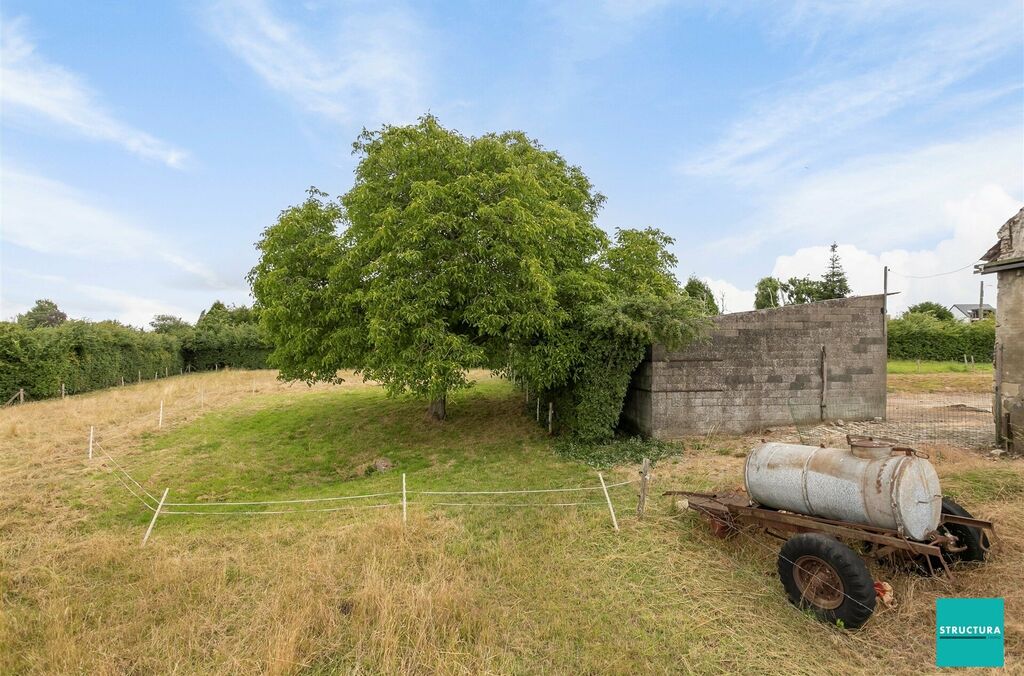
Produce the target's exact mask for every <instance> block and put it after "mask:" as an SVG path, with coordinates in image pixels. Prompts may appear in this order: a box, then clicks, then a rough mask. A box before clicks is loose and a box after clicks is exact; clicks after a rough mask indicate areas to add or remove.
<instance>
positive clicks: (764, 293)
mask: <svg viewBox="0 0 1024 676" xmlns="http://www.w3.org/2000/svg"><path fill="white" fill-rule="evenodd" d="M780 305H782V282H780V281H779V280H778V279H776V278H775V277H762V278H761V279H759V280H758V282H757V291H756V293H755V294H754V308H755V309H758V310H765V309H767V308H771V307H779V306H780Z"/></svg>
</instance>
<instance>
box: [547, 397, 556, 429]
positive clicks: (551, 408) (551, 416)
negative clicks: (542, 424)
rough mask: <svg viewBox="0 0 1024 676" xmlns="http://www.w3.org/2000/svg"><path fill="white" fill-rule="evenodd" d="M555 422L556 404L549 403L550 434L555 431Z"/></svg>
mask: <svg viewBox="0 0 1024 676" xmlns="http://www.w3.org/2000/svg"><path fill="white" fill-rule="evenodd" d="M554 420H555V402H553V401H549V402H548V434H551V433H552V432H553V431H554V426H553V423H554Z"/></svg>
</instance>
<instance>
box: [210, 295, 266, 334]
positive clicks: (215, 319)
mask: <svg viewBox="0 0 1024 676" xmlns="http://www.w3.org/2000/svg"><path fill="white" fill-rule="evenodd" d="M258 321H259V320H258V318H257V317H256V313H255V311H254V310H253V309H252V308H250V307H247V306H245V305H226V304H224V303H223V302H221V301H219V300H216V301H214V302H213V305H211V306H210V309H209V310H203V311H202V312H200V313H199V319H198V320H197V321H196V327H197V328H198V327H200V326H204V325H208V324H231V325H233V326H240V325H242V324H256V323H257V322H258Z"/></svg>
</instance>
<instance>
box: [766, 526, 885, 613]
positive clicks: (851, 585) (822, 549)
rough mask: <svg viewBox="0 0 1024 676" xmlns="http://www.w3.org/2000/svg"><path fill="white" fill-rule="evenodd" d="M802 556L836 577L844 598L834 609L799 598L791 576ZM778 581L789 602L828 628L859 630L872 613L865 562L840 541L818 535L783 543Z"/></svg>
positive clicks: (803, 535) (872, 590)
mask: <svg viewBox="0 0 1024 676" xmlns="http://www.w3.org/2000/svg"><path fill="white" fill-rule="evenodd" d="M802 556H815V557H817V558H819V559H821V560H822V561H825V562H826V563H828V564H829V565H830V566H832V568H833V569H835V571H836V573H837V574H838V575H839V579H840V580H842V583H843V592H844V594H845V598H844V599H843V602H842V604H840V605H839V606H838V607H837V608H832V609H824V608H819V607H818V606H815V605H814V604H812V603H810V602H808V601H807V600H806V599H804V598H801V595H800V588H799V587H798V586H797V583H796V579H795V578H794V576H793V569H794V568H795V562H796V560H797V559H799V558H800V557H802ZM779 578H780V579H781V580H782V586H783V587H785V589H786V595H787V596H789V600H790V602H791V603H792V604H793V605H795V606H796V607H798V608H804V609H808V610H811V611H813V612H814V614H815V615H817V616H818V618H820V619H821V620H822V621H824V622H827V623H828V624H841V626H842V627H843V628H844V629H857V628H859V627H861V626H862V625H863V624H864V623H865V622H867V621H868V619H869V618H870V617H871V614H872V613H873V612H874V611H875V582H874V580H873V579H872V578H871V573H870V572H869V571H868V567H867V565H865V563H864V559H862V558H861V557H860V556H858V555H857V553H856V552H854V551H853V550H852V549H850V548H849V547H847V546H846V545H844V544H843V543H842V542H840V541H839V540H836V539H835V538H833V537H831V536H828V535H822V534H821V533H801V534H800V535H795V536H793V537H791V538H790V539H789V540H786V542H785V544H783V545H782V551H781V552H779Z"/></svg>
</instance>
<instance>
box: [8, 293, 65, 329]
mask: <svg viewBox="0 0 1024 676" xmlns="http://www.w3.org/2000/svg"><path fill="white" fill-rule="evenodd" d="M67 320H68V316H67V315H66V314H64V313H63V312H61V310H60V308H59V307H57V304H56V303H54V302H53V301H52V300H49V299H47V298H41V299H40V300H37V301H36V304H35V305H33V306H32V308H31V309H30V310H28V311H27V312H25V314H21V315H18V317H17V322H18V323H19V324H21V325H22V326H24V327H25V328H28V329H38V328H40V327H43V326H60V325H61V324H63V323H64V322H66V321H67Z"/></svg>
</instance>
